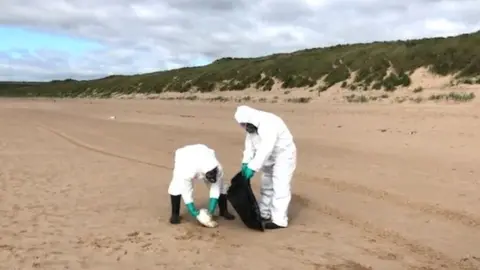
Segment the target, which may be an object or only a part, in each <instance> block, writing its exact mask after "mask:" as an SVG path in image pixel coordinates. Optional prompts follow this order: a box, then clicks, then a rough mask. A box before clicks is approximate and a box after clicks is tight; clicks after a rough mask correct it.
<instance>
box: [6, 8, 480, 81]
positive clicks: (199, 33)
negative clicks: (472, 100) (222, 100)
mask: <svg viewBox="0 0 480 270" xmlns="http://www.w3.org/2000/svg"><path fill="white" fill-rule="evenodd" d="M45 3H46V2H45V1H40V0H2V4H1V6H2V8H1V11H0V24H3V25H11V26H22V27H30V28H36V29H41V30H45V31H49V32H53V33H57V34H68V35H71V36H76V37H82V38H87V39H91V40H95V41H97V42H99V43H101V44H103V45H104V49H102V50H99V51H95V52H92V53H91V54H88V55H86V56H84V57H81V58H77V57H74V56H68V55H64V54H60V53H59V52H46V51H44V52H38V53H37V54H35V55H32V54H23V57H22V58H18V57H16V58H14V57H10V56H9V55H6V54H1V55H0V80H6V79H61V78H66V77H74V78H90V77H92V76H94V77H95V76H104V75H108V74H118V73H121V74H135V73H140V72H151V71H153V70H162V69H165V68H176V67H181V66H185V65H191V64H192V63H195V62H198V61H200V60H201V61H202V62H203V61H205V59H209V60H215V59H218V58H220V57H226V56H232V57H248V56H260V55H265V54H271V53H277V52H284V51H293V50H298V49H304V48H311V47H321V46H328V45H333V44H336V43H345V42H348V43H353V42H366V41H373V40H392V39H404V38H419V37H427V36H436V35H455V34H460V33H462V32H471V31H475V30H478V28H479V27H480V24H479V21H478V14H480V5H479V4H478V1H474V0H443V1H437V0H415V1H414V0H404V1H393V0H383V1H382V0H257V1H253V0H203V1H198V0H104V1H94V0H70V1H62V0H57V1H51V2H48V5H47V4H45ZM199 59H200V60H199Z"/></svg>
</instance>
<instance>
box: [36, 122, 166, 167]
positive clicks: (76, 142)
mask: <svg viewBox="0 0 480 270" xmlns="http://www.w3.org/2000/svg"><path fill="white" fill-rule="evenodd" d="M38 126H39V127H40V128H42V129H44V130H46V131H47V132H49V133H52V134H54V135H56V136H58V137H60V138H62V139H64V140H65V141H67V142H69V143H71V144H73V145H75V146H77V147H80V148H82V149H85V150H87V151H91V152H95V153H98V154H101V155H104V156H109V157H115V158H119V159H123V160H127V161H130V162H133V163H138V164H143V165H147V166H152V167H156V168H161V169H166V170H172V168H171V167H169V166H165V165H159V164H155V163H151V162H148V161H143V160H139V159H136V158H132V157H127V156H122V155H119V154H115V153H112V152H109V151H106V150H103V149H101V148H97V147H95V146H92V145H90V144H87V143H85V142H82V141H80V140H78V139H76V138H73V137H71V136H69V135H67V134H65V133H63V132H61V131H57V130H55V129H53V128H51V127H48V126H45V125H42V124H38Z"/></svg>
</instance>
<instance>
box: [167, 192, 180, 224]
mask: <svg viewBox="0 0 480 270" xmlns="http://www.w3.org/2000/svg"><path fill="white" fill-rule="evenodd" d="M181 198H182V195H170V203H171V205H172V213H171V216H170V223H171V224H179V223H180V203H181Z"/></svg>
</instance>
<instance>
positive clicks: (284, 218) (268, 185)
mask: <svg viewBox="0 0 480 270" xmlns="http://www.w3.org/2000/svg"><path fill="white" fill-rule="evenodd" d="M235 120H236V121H237V122H238V123H239V124H240V125H241V126H242V127H243V128H244V129H245V130H246V132H247V134H246V138H245V149H244V151H243V158H242V174H243V176H244V177H245V178H246V179H248V180H250V179H251V178H252V177H253V176H254V174H255V172H258V171H260V170H261V171H262V172H263V174H262V179H261V189H260V195H261V196H260V199H259V208H260V213H261V215H262V218H263V219H264V220H265V221H267V223H266V224H265V228H266V229H278V228H285V227H287V226H288V207H289V204H290V200H291V181H292V176H293V173H294V171H295V169H296V165H297V148H296V146H295V143H294V141H293V137H292V134H291V133H290V131H289V129H288V127H287V126H286V125H285V123H284V121H283V120H282V119H281V118H280V117H278V116H277V115H275V114H272V113H269V112H264V111H260V110H257V109H254V108H251V107H249V106H245V105H242V106H239V107H237V111H236V112H235Z"/></svg>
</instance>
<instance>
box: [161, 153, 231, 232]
mask: <svg viewBox="0 0 480 270" xmlns="http://www.w3.org/2000/svg"><path fill="white" fill-rule="evenodd" d="M223 176H224V173H223V168H222V165H221V164H220V162H219V161H218V160H217V158H216V155H215V151H214V150H212V149H210V148H208V147H207V146H206V145H203V144H193V145H186V146H184V147H182V148H179V149H177V150H176V151H175V165H174V169H173V178H172V181H171V182H170V186H169V187H168V193H169V194H170V200H171V206H172V214H171V217H170V223H171V224H179V223H180V198H182V199H183V202H184V203H185V204H186V206H187V209H188V212H189V213H190V214H191V215H192V216H193V217H194V218H196V219H197V220H198V221H199V222H200V223H201V224H203V225H204V226H207V227H216V226H217V224H216V222H215V221H213V220H212V219H211V216H212V215H213V213H214V212H215V209H216V207H217V205H218V206H219V210H220V216H223V217H224V218H225V219H228V220H233V219H235V216H233V215H232V214H230V213H229V212H228V210H227V197H226V194H227V185H226V184H225V183H224V179H223ZM194 181H203V182H205V184H207V186H210V200H209V206H208V213H205V211H198V210H197V208H196V206H195V204H194V200H193V182H194Z"/></svg>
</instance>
